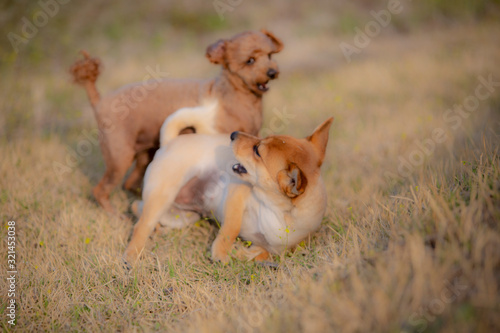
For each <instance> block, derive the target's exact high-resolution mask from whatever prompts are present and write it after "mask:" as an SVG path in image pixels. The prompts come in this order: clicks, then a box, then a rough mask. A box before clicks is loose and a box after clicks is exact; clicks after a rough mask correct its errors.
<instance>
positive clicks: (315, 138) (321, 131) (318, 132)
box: [306, 117, 333, 166]
mask: <svg viewBox="0 0 500 333" xmlns="http://www.w3.org/2000/svg"><path fill="white" fill-rule="evenodd" d="M332 122H333V117H330V118H328V119H327V120H325V121H324V122H323V123H322V124H321V125H319V126H318V127H317V128H316V129H315V130H314V132H313V134H311V135H310V136H308V137H307V138H306V139H307V140H308V141H310V142H311V143H312V144H313V146H314V149H315V150H316V152H317V153H318V155H319V166H321V164H323V159H324V158H325V152H326V144H327V143H328V131H329V130H330V126H331V124H332Z"/></svg>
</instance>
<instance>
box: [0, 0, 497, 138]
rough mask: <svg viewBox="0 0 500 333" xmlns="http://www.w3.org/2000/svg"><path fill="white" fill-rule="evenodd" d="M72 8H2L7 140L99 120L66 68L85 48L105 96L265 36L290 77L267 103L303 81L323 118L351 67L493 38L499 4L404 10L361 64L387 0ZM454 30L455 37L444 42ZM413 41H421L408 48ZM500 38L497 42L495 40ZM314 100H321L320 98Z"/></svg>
mask: <svg viewBox="0 0 500 333" xmlns="http://www.w3.org/2000/svg"><path fill="white" fill-rule="evenodd" d="M64 2H65V1H60V2H58V1H56V0H47V1H40V2H38V1H29V0H3V1H2V4H1V5H0V6H1V14H0V26H1V31H2V37H1V39H0V59H1V67H0V71H1V77H0V80H1V81H0V82H1V83H2V87H3V89H2V91H1V92H0V94H1V102H0V103H1V104H0V107H1V115H0V133H1V134H0V135H1V137H2V138H9V139H13V138H16V137H18V136H26V135H32V134H35V135H41V136H42V137H43V136H50V135H53V134H55V133H57V134H63V135H66V134H68V131H69V132H71V130H72V129H73V128H74V127H75V126H76V127H78V126H82V124H87V123H88V122H92V117H93V115H92V113H91V112H90V109H89V108H88V107H87V108H85V107H86V103H84V100H85V96H84V94H83V91H82V90H81V89H80V88H78V87H77V86H74V85H71V81H70V77H69V75H68V71H67V70H68V67H69V66H70V65H71V64H72V63H73V62H74V60H75V59H77V58H78V57H79V54H78V51H79V50H81V49H85V50H87V51H88V52H90V54H92V55H94V56H97V57H99V58H101V60H102V62H103V65H104V72H103V74H102V75H101V78H100V79H99V81H98V88H99V90H100V92H101V93H106V92H109V91H111V90H113V89H116V88H118V87H120V86H121V85H124V84H127V83H130V82H135V81H140V80H142V78H143V77H144V76H145V75H146V74H147V72H146V70H145V68H146V67H147V66H151V67H155V66H156V65H158V66H159V67H160V68H161V69H162V70H163V71H166V72H168V73H169V74H170V76H171V77H199V78H204V77H207V78H208V77H212V76H214V75H215V74H216V73H217V72H218V70H219V69H218V68H217V67H216V66H214V65H211V64H210V63H209V62H208V61H207V60H206V59H205V57H204V53H205V48H206V47H207V46H208V45H209V44H210V43H212V42H214V41H216V40H217V39H219V38H228V37H230V36H232V35H234V34H235V33H237V32H240V31H243V30H249V29H254V30H258V29H261V28H266V29H269V30H271V31H272V32H274V33H275V34H276V35H277V36H279V37H280V38H281V39H282V40H283V41H284V43H285V46H286V47H285V49H284V51H283V52H282V53H281V54H279V55H277V59H278V61H279V63H280V66H281V70H282V75H281V77H280V80H278V81H276V82H273V83H272V88H274V89H272V90H271V92H270V93H269V94H268V95H267V96H266V99H265V102H266V106H267V107H268V108H272V107H278V108H280V107H282V106H283V101H286V100H287V96H292V95H294V94H295V92H293V91H292V90H290V89H283V88H284V87H285V86H287V84H288V83H290V82H293V83H295V84H294V85H293V86H297V85H298V84H305V85H306V86H307V87H310V88H311V90H312V91H304V90H303V93H302V95H303V96H304V97H305V98H303V99H301V101H299V103H304V104H307V103H310V102H319V103H318V105H316V104H315V105H314V106H312V107H313V108H315V109H318V111H320V112H325V111H326V109H328V108H329V109H330V110H331V104H329V103H323V102H324V99H331V100H333V99H335V97H336V94H335V90H336V88H337V87H336V86H332V82H335V83H336V84H337V83H338V82H337V81H335V80H337V79H340V78H339V75H340V73H341V72H342V71H343V70H344V69H345V68H348V67H353V66H359V65H361V66H363V64H365V63H366V61H367V60H373V59H377V61H382V62H395V63H397V62H398V59H400V58H401V55H402V54H408V53H411V52H412V51H414V50H415V49H421V48H423V47H425V48H426V53H427V54H428V55H429V56H433V55H436V54H435V53H436V52H439V51H438V50H437V49H436V48H433V46H432V43H434V41H432V40H431V38H428V37H427V35H433V36H434V35H438V36H440V37H438V38H441V39H442V41H443V42H445V41H446V40H449V39H453V38H456V37H459V36H461V35H462V34H463V33H465V34H467V33H471V34H473V32H470V28H473V29H479V30H481V29H490V27H491V25H493V26H496V25H495V23H496V21H497V20H498V18H499V17H500V16H499V15H500V14H499V4H500V1H498V0H475V1H469V0H457V1H452V0H432V1H409V0H401V1H396V2H397V3H399V4H400V6H399V7H400V8H401V10H402V11H401V12H398V13H397V14H393V15H391V17H390V24H389V25H388V26H386V27H382V28H381V29H380V32H379V33H377V34H376V36H375V37H373V38H370V39H371V42H370V43H369V45H368V46H367V47H365V48H363V49H362V50H361V52H360V53H359V54H354V55H353V57H352V60H353V61H354V63H353V62H348V61H347V60H346V58H345V57H344V55H343V53H342V51H341V48H340V47H339V45H340V44H341V43H342V42H345V43H349V44H350V45H353V46H355V44H354V37H355V36H356V31H357V30H356V29H360V30H362V31H364V30H365V26H366V24H367V23H368V22H370V21H373V20H374V16H373V14H371V11H375V12H379V11H382V10H387V9H388V4H389V3H390V1H379V0H374V1H366V0H362V1H347V0H345V1H342V0H331V1H315V2H313V3H311V2H304V1H298V0H292V1H285V0H278V1H248V0H239V1H238V0H214V1H193V0H184V1H150V0H146V1H140V2H132V1H130V2H120V3H119V4H117V3H110V2H106V1H90V2H85V3H83V2H71V1H68V2H67V3H64ZM43 4H45V5H43ZM44 13H45V14H44ZM26 21H28V22H29V23H26ZM30 24H31V27H30ZM487 24H490V26H488V25H487ZM457 26H467V27H468V28H465V29H459V28H458V29H457ZM33 29H34V30H35V31H33ZM450 29H452V30H453V29H455V30H453V31H454V32H453V33H451V34H448V35H447V34H446V33H442V34H439V31H450ZM9 33H11V35H10V36H11V37H9ZM13 34H15V35H16V36H17V37H15V36H14V35H13ZM492 34H493V32H492ZM413 35H416V36H418V37H417V40H418V43H420V44H418V43H415V42H413V41H409V37H410V36H413ZM497 36H498V35H497ZM497 36H491V37H492V38H493V39H494V40H497V41H498V39H497V38H496V37H497ZM494 37H495V38H494ZM471 38H473V37H471ZM498 38H500V37H498ZM426 39H427V41H426ZM478 42H479V41H478ZM14 45H15V46H14ZM461 47H466V45H460V43H452V45H450V46H449V47H446V54H441V55H440V56H442V57H450V58H453V57H455V56H456V55H457V52H460V50H461ZM15 49H17V50H18V51H17V52H16V51H15ZM436 56H437V55H436ZM480 60H481V59H478V61H480ZM457 70H461V69H460V68H457ZM366 75H368V76H369V75H370V73H366ZM329 77H330V78H331V80H328V78H329ZM367 79H368V80H369V81H367ZM321 80H323V81H322V82H321V83H320V82H319V81H321ZM357 81H359V84H360V85H365V86H368V87H366V88H367V89H368V90H369V89H371V88H370V85H371V84H375V85H378V84H384V82H383V78H374V79H373V80H371V79H370V78H367V77H366V76H365V75H360V76H359V77H357ZM276 90H280V91H279V92H277V91H276ZM360 90H361V89H360ZM326 91H328V92H329V93H328V94H322V92H326ZM359 93H362V91H359ZM278 94H279V95H281V96H280V97H278ZM310 94H320V95H321V96H322V97H321V98H320V100H317V99H314V98H313V99H312V98H311V97H314V96H311V95H310ZM308 95H309V96H308ZM280 98H283V99H280ZM322 105H323V106H322ZM386 106H387V105H386ZM292 108H293V109H294V111H296V112H298V113H302V112H306V111H310V110H305V109H304V106H303V105H297V106H292V105H288V109H289V110H291V109H292ZM309 108H310V107H309ZM365 111H366V112H369V110H365ZM294 123H298V122H294Z"/></svg>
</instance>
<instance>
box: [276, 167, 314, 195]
mask: <svg viewBox="0 0 500 333" xmlns="http://www.w3.org/2000/svg"><path fill="white" fill-rule="evenodd" d="M278 184H279V186H280V188H281V190H282V191H283V193H285V194H286V195H287V196H288V197H290V198H295V197H298V196H299V195H301V194H302V193H304V191H305V190H306V186H307V178H306V177H305V175H304V173H303V172H302V170H300V169H299V167H298V166H297V164H295V163H290V164H289V165H288V168H287V169H283V170H281V171H280V172H278Z"/></svg>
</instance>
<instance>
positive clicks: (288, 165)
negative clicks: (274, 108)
mask: <svg viewBox="0 0 500 333" xmlns="http://www.w3.org/2000/svg"><path fill="white" fill-rule="evenodd" d="M198 111H200V110H198ZM183 112H189V110H184V111H183ZM207 114H209V112H207ZM332 121H333V118H330V119H328V120H326V121H325V122H324V123H322V124H321V125H320V126H318V127H317V128H316V130H315V131H314V132H313V133H312V134H311V135H310V136H308V137H306V138H304V139H296V138H293V137H290V136H284V135H279V136H269V137H267V138H264V139H260V138H257V137H255V136H252V135H249V134H245V133H242V132H233V133H232V134H231V136H230V137H228V136H227V135H203V134H189V135H182V136H179V137H175V138H174V139H172V140H171V141H168V144H166V143H167V142H165V144H164V145H163V143H162V146H161V148H160V149H159V150H158V151H157V153H156V155H155V158H154V159H153V161H152V163H151V164H150V165H149V167H148V169H147V171H146V175H145V185H144V192H143V201H142V202H139V204H138V205H137V206H136V210H137V213H138V214H139V215H140V218H139V221H138V223H137V224H136V226H135V228H134V232H133V234H132V238H131V240H130V243H129V245H128V247H127V249H126V251H125V254H124V257H125V260H126V261H128V262H130V263H133V262H135V260H136V259H137V257H138V256H139V255H140V254H141V252H142V251H143V249H144V246H145V244H146V240H147V239H148V237H149V235H150V234H151V233H152V231H153V230H154V228H155V226H156V225H157V224H158V223H161V224H162V225H164V226H168V227H181V226H182V225H184V224H186V223H191V222H194V221H196V220H197V219H198V216H196V214H194V215H193V216H191V217H189V216H188V213H192V212H196V213H198V214H200V215H201V216H207V217H211V218H215V219H216V220H217V221H218V222H219V223H220V225H221V229H220V231H219V233H218V235H217V237H216V239H215V241H214V243H213V245H212V257H213V259H214V260H220V261H223V262H226V261H228V260H229V250H230V248H231V246H232V244H233V243H234V241H235V239H236V237H237V236H240V237H241V238H243V239H244V240H248V241H251V242H252V246H251V247H250V250H249V251H248V252H249V253H250V254H249V255H250V256H251V257H253V258H254V259H256V260H265V259H267V258H268V256H269V253H272V254H278V253H281V252H282V251H284V250H285V249H288V248H291V247H293V246H295V245H297V244H298V243H299V242H300V241H302V240H303V239H304V238H306V237H307V236H308V235H310V234H311V233H312V232H314V231H316V230H317V229H318V228H319V227H320V224H321V221H322V218H323V215H324V212H325V209H326V203H327V197H326V190H325V186H324V183H323V180H322V178H321V173H320V167H321V165H322V163H323V159H324V157H325V150H326V145H327V142H328V131H329V128H330V125H331V123H332ZM179 216H180V217H179Z"/></svg>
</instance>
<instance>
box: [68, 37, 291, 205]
mask: <svg viewBox="0 0 500 333" xmlns="http://www.w3.org/2000/svg"><path fill="white" fill-rule="evenodd" d="M282 48H283V44H282V42H281V41H280V40H279V39H278V38H276V37H275V36H274V35H273V34H272V33H270V32H268V31H265V30H262V32H243V33H240V34H238V35H236V36H234V37H232V38H231V39H227V40H219V41H217V42H215V43H214V44H212V45H210V46H209V47H208V48H207V52H206V56H207V58H208V59H209V60H210V61H211V62H212V63H214V64H219V65H221V67H222V71H221V73H220V75H219V76H217V77H216V78H214V79H209V80H167V79H165V80H161V81H160V82H149V83H139V84H134V85H130V86H126V87H123V88H121V89H119V90H117V91H115V92H113V93H111V94H109V95H108V96H105V97H104V98H102V99H100V96H99V93H98V92H97V89H96V87H95V81H96V79H97V77H98V75H99V67H100V63H99V61H98V60H97V59H95V58H90V57H89V55H88V54H87V53H86V52H83V54H84V57H85V58H84V59H83V60H80V61H78V62H76V63H75V64H74V65H73V66H72V67H71V72H72V74H73V76H74V79H75V82H77V83H80V84H82V85H84V86H85V88H86V90H87V94H88V96H89V99H90V102H91V104H92V107H93V109H94V113H95V117H96V120H97V125H98V127H99V130H100V146H101V151H102V154H103V157H104V161H105V163H106V172H105V174H104V176H103V178H102V179H101V181H100V182H99V184H97V186H96V187H95V188H94V190H93V194H94V196H95V198H96V199H97V201H98V202H99V204H100V205H101V206H102V207H103V208H104V209H105V210H106V211H108V212H114V209H113V207H112V205H111V203H110V201H109V195H110V193H111V190H112V189H113V188H114V187H115V186H116V185H118V183H119V182H120V181H121V180H122V178H123V177H124V175H125V173H126V172H127V170H128V168H129V167H130V166H131V165H132V163H133V161H134V160H135V161H136V166H135V169H134V170H133V172H132V173H131V174H130V176H129V177H128V178H127V180H126V181H125V183H124V185H123V187H124V188H125V189H127V190H131V191H136V190H137V189H138V188H139V187H140V186H141V183H142V179H143V176H144V172H145V170H146V167H147V166H148V164H149V163H150V162H151V160H152V158H153V156H154V153H155V151H156V150H157V149H158V147H159V136H160V128H161V126H162V124H163V122H164V120H165V119H166V118H167V117H168V116H169V115H170V114H172V113H173V112H174V111H176V110H177V109H180V108H184V107H194V106H198V105H201V104H204V103H205V102H206V101H207V100H215V101H216V102H217V113H216V116H215V119H214V126H215V130H216V131H217V132H219V133H231V132H233V131H244V132H247V133H251V134H254V135H256V134H257V133H258V131H259V130H260V127H261V125H262V95H263V94H264V93H265V92H266V91H267V90H268V89H269V88H268V86H267V83H268V81H269V80H272V79H275V78H277V76H278V74H279V70H278V66H277V64H276V62H275V61H273V60H272V59H271V55H272V54H273V53H277V52H280V51H281V49H282ZM138 95H140V98H138V97H139V96H138ZM194 131H196V128H195V129H194Z"/></svg>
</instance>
